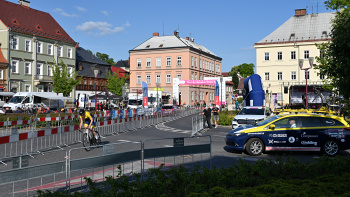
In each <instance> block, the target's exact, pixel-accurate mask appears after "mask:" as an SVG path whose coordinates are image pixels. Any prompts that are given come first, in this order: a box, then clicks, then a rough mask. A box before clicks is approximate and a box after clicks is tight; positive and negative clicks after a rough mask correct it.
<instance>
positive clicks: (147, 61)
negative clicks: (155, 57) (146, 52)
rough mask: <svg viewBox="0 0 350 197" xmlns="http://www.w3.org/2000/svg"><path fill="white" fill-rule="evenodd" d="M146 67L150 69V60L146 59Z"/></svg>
mask: <svg viewBox="0 0 350 197" xmlns="http://www.w3.org/2000/svg"><path fill="white" fill-rule="evenodd" d="M146 67H151V58H146Z"/></svg>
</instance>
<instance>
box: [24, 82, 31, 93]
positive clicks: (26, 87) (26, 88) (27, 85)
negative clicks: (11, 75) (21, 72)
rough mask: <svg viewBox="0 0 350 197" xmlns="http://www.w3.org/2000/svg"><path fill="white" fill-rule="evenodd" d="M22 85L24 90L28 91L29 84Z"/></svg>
mask: <svg viewBox="0 0 350 197" xmlns="http://www.w3.org/2000/svg"><path fill="white" fill-rule="evenodd" d="M24 87H25V91H26V92H30V85H29V84H25V85H24Z"/></svg>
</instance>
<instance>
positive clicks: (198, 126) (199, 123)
mask: <svg viewBox="0 0 350 197" xmlns="http://www.w3.org/2000/svg"><path fill="white" fill-rule="evenodd" d="M202 129H204V128H203V116H194V117H192V136H194V135H196V134H197V133H198V132H199V131H201V130H202Z"/></svg>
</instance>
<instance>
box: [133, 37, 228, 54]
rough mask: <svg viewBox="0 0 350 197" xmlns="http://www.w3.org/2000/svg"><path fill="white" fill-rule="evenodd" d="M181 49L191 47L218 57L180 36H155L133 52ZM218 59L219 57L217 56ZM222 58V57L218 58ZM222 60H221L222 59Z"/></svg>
mask: <svg viewBox="0 0 350 197" xmlns="http://www.w3.org/2000/svg"><path fill="white" fill-rule="evenodd" d="M179 47H190V48H193V49H197V50H199V51H202V52H205V53H208V54H210V55H213V56H216V55H215V54H214V53H213V52H211V51H209V50H208V49H207V48H205V47H204V46H202V45H200V44H197V43H194V42H192V41H190V40H186V39H183V38H180V37H178V36H175V35H172V36H153V37H151V38H149V39H148V40H146V41H145V42H144V43H142V44H140V45H139V46H137V47H135V48H134V49H132V50H131V51H133V50H152V49H162V48H179ZM216 57H218V56H216ZM218 58H220V57H218ZM220 59H221V58H220Z"/></svg>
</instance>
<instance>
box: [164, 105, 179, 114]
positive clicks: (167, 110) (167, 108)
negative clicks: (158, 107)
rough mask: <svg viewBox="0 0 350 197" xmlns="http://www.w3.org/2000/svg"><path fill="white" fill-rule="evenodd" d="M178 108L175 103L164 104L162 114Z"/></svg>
mask: <svg viewBox="0 0 350 197" xmlns="http://www.w3.org/2000/svg"><path fill="white" fill-rule="evenodd" d="M175 109H177V107H176V106H174V105H173V104H164V105H163V106H162V114H170V113H172V112H173V111H175Z"/></svg>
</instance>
